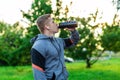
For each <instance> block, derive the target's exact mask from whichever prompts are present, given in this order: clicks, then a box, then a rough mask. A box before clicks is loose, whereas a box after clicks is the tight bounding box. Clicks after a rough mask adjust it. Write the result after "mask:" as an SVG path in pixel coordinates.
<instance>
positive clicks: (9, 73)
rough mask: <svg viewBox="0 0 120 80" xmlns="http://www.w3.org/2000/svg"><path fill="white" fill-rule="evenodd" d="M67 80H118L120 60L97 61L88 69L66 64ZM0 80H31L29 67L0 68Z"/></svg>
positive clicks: (80, 65) (119, 77)
mask: <svg viewBox="0 0 120 80" xmlns="http://www.w3.org/2000/svg"><path fill="white" fill-rule="evenodd" d="M66 66H67V69H68V72H69V79H68V80H120V58H114V59H110V60H103V61H98V62H97V63H96V64H94V65H93V66H92V67H91V68H90V69H86V68H85V66H86V64H85V62H75V63H67V64H66ZM0 80H33V73H32V68H31V66H17V67H0Z"/></svg>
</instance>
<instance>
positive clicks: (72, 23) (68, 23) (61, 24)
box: [58, 21, 77, 28]
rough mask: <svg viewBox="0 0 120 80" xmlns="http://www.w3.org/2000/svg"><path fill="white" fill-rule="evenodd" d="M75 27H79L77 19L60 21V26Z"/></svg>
mask: <svg viewBox="0 0 120 80" xmlns="http://www.w3.org/2000/svg"><path fill="white" fill-rule="evenodd" d="M74 27H77V22H76V21H66V22H61V23H59V27H58V28H74Z"/></svg>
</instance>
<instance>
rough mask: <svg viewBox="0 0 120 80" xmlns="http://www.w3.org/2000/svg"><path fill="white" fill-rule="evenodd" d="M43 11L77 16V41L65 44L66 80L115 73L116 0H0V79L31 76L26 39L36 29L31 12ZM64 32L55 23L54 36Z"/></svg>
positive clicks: (93, 79)
mask: <svg viewBox="0 0 120 80" xmlns="http://www.w3.org/2000/svg"><path fill="white" fill-rule="evenodd" d="M47 13H50V14H52V16H53V17H54V20H55V22H56V23H60V22H63V21H68V20H73V21H77V22H78V27H77V30H78V32H79V35H80V41H79V43H78V44H77V46H75V47H72V48H69V49H66V50H65V61H66V65H67V68H68V70H69V72H70V78H69V80H73V77H75V78H74V80H81V79H82V80H88V78H87V77H89V78H90V79H89V80H113V79H114V80H118V79H119V78H120V76H119V75H118V74H120V71H119V70H120V66H119V65H120V62H119V60H120V0H84V1H83V0H12V1H11V0H0V66H1V67H0V70H1V72H0V74H1V75H3V76H2V77H0V79H1V80H14V79H15V80H16V79H17V80H24V79H25V80H33V76H32V68H31V56H30V49H31V46H32V44H30V39H31V38H32V37H34V36H36V35H37V34H39V31H38V29H37V27H36V24H35V21H36V19H37V17H38V16H41V15H43V14H47ZM68 35H69V32H67V31H65V30H63V29H60V30H59V33H57V34H56V37H62V38H65V37H67V36H68ZM102 62H103V63H102ZM93 64H94V65H93ZM71 65H73V67H71ZM103 67H104V69H103ZM88 69H90V70H88ZM81 71H82V72H81ZM94 71H95V72H94ZM80 72H81V73H80ZM83 72H84V73H83ZM92 72H93V73H94V75H96V76H93V75H92V74H91V73H92ZM108 72H110V73H108ZM2 73H4V74H2ZM16 73H19V74H20V75H16ZM86 73H88V74H89V75H87V74H86ZM113 73H114V75H112V74H113ZM22 75H24V76H23V77H21V78H19V76H22ZM81 75H82V76H83V77H80V76H81ZM76 76H77V77H76ZM86 76H87V77H86ZM106 76H108V77H109V78H108V77H106ZM110 76H111V77H110ZM114 76H116V78H114ZM105 77H106V79H103V78H105ZM8 78H9V79H8ZM98 78H99V79H98Z"/></svg>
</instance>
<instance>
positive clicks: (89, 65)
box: [86, 58, 91, 68]
mask: <svg viewBox="0 0 120 80" xmlns="http://www.w3.org/2000/svg"><path fill="white" fill-rule="evenodd" d="M86 68H91V63H90V58H86Z"/></svg>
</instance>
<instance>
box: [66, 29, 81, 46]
mask: <svg viewBox="0 0 120 80" xmlns="http://www.w3.org/2000/svg"><path fill="white" fill-rule="evenodd" d="M79 39H80V37H79V33H78V31H77V30H73V31H71V36H70V38H66V39H64V42H65V47H71V46H74V45H76V44H77V43H78V41H79Z"/></svg>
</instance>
